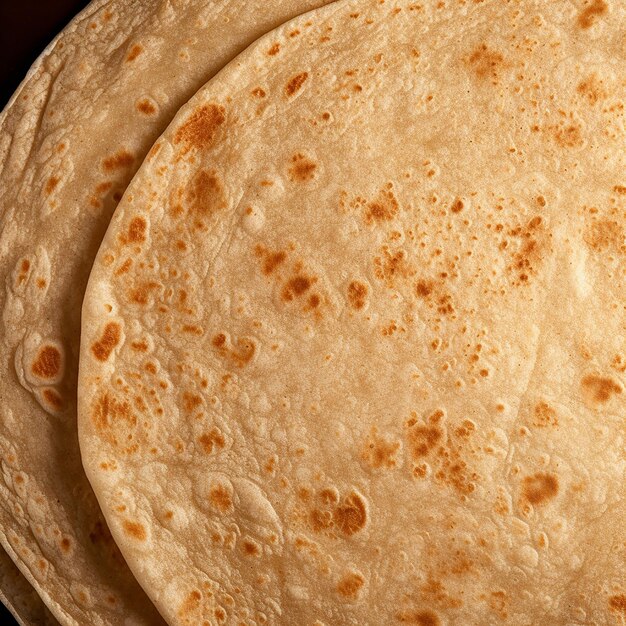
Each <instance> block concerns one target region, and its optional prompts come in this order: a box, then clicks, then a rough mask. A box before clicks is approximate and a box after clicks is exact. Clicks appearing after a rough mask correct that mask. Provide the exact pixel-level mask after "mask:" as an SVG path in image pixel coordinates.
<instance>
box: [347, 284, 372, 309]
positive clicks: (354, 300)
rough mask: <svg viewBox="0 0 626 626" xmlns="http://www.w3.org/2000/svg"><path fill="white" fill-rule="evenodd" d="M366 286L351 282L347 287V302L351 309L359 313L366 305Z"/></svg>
mask: <svg viewBox="0 0 626 626" xmlns="http://www.w3.org/2000/svg"><path fill="white" fill-rule="evenodd" d="M367 293H368V289H367V285H366V284H365V283H362V282H361V281H359V280H353V281H352V282H351V283H350V284H349V285H348V302H349V304H350V306H351V307H352V308H353V309H356V310H357V311H360V310H361V309H362V308H364V307H365V305H366V303H367Z"/></svg>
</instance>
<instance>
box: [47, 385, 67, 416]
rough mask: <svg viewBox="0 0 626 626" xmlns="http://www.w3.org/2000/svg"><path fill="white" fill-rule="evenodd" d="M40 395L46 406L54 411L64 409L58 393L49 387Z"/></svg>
mask: <svg viewBox="0 0 626 626" xmlns="http://www.w3.org/2000/svg"><path fill="white" fill-rule="evenodd" d="M42 395H43V398H44V400H45V401H46V403H47V404H48V406H50V407H51V408H52V409H54V410H56V411H60V410H61V409H62V408H63V407H64V402H63V398H62V397H61V396H60V395H59V393H58V392H57V391H56V390H55V389H52V388H50V387H47V388H46V389H44V390H43V391H42Z"/></svg>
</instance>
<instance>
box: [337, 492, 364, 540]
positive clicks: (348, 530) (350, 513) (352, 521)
mask: <svg viewBox="0 0 626 626" xmlns="http://www.w3.org/2000/svg"><path fill="white" fill-rule="evenodd" d="M333 521H334V522H335V525H336V526H337V528H338V529H339V530H340V531H341V532H342V533H343V534H344V535H347V536H350V535H354V534H355V533H357V532H359V531H360V530H362V529H363V528H364V527H365V523H366V522H367V512H366V509H365V502H363V498H361V496H360V495H359V494H358V493H356V492H354V491H353V492H352V493H351V494H350V495H348V496H346V497H345V498H344V499H343V502H342V503H341V504H340V505H339V506H337V508H336V509H335V511H334V512H333Z"/></svg>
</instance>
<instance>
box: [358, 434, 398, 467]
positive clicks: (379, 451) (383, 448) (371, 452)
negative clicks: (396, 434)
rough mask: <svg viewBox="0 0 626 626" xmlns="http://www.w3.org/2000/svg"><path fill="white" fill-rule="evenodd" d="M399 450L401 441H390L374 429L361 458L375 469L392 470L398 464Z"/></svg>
mask: <svg viewBox="0 0 626 626" xmlns="http://www.w3.org/2000/svg"><path fill="white" fill-rule="evenodd" d="M399 449H400V442H399V441H388V440H387V439H385V438H384V437H381V436H380V435H379V434H378V432H377V430H376V428H374V429H372V432H371V434H370V436H369V438H368V439H367V440H366V441H365V445H364V447H363V452H362V453H361V458H362V459H363V460H364V461H366V462H367V463H368V464H369V465H370V466H371V467H373V468H374V469H381V468H392V467H395V466H396V464H397V461H396V454H397V453H398V450H399Z"/></svg>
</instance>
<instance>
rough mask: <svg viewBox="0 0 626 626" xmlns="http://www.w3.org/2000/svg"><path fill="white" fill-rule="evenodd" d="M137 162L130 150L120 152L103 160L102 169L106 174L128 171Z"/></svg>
mask: <svg viewBox="0 0 626 626" xmlns="http://www.w3.org/2000/svg"><path fill="white" fill-rule="evenodd" d="M134 162H135V157H134V156H133V155H132V154H131V153H130V152H128V150H124V149H122V150H119V151H118V152H116V153H115V154H113V155H111V156H110V157H107V158H106V159H103V161H102V169H103V170H104V171H105V172H114V171H115V170H123V169H128V168H129V167H131V166H132V164H133V163H134Z"/></svg>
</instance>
